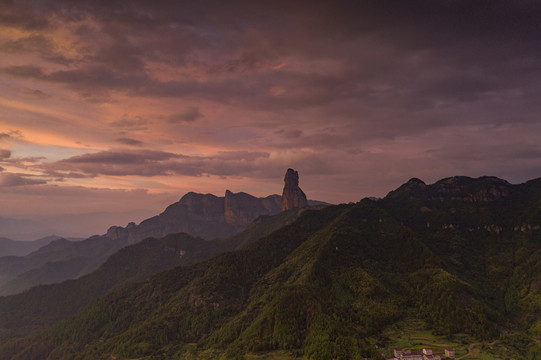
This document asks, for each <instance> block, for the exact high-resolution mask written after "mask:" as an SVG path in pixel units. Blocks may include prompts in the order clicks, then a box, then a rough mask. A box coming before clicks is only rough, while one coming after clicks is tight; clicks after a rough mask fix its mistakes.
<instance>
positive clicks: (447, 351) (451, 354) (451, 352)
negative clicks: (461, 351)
mask: <svg viewBox="0 0 541 360" xmlns="http://www.w3.org/2000/svg"><path fill="white" fill-rule="evenodd" d="M445 356H447V357H448V358H451V359H454V358H455V349H445Z"/></svg>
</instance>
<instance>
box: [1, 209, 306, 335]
mask: <svg viewBox="0 0 541 360" xmlns="http://www.w3.org/2000/svg"><path fill="white" fill-rule="evenodd" d="M299 213H300V210H291V211H286V212H282V213H280V214H277V215H273V216H262V217H260V218H258V219H257V220H256V221H255V222H254V223H253V224H252V225H251V226H249V227H248V228H247V229H245V230H244V231H242V232H240V233H238V234H235V235H233V236H230V237H228V238H226V239H223V240H216V241H205V240H203V239H200V238H195V237H193V236H190V235H188V234H184V233H179V234H170V235H167V236H165V237H163V238H161V239H154V238H148V239H145V240H143V241H141V242H139V243H137V244H134V245H132V246H127V247H125V248H123V249H121V250H119V251H118V252H117V253H115V254H113V255H112V256H111V257H109V259H108V260H107V261H106V262H105V263H104V264H103V265H102V266H101V267H100V268H99V269H98V270H96V271H94V272H92V273H91V274H89V275H85V276H83V277H81V278H79V279H75V280H68V281H65V282H62V283H60V284H52V285H44V286H38V287H35V288H32V289H30V290H28V291H26V292H24V293H21V294H18V295H12V296H8V297H3V298H2V297H0V341H2V340H5V339H8V338H11V337H17V336H23V335H28V334H29V333H30V332H32V331H35V330H39V329H43V328H45V327H47V326H51V325H53V324H55V323H58V322H60V321H61V320H65V319H68V318H70V317H72V316H73V315H74V314H75V313H77V312H78V311H80V310H81V309H83V308H84V307H85V306H87V305H88V304H89V303H90V302H91V301H92V300H94V299H96V298H98V297H99V296H101V295H103V294H105V293H106V292H107V291H109V290H111V289H113V288H115V287H116V288H118V287H120V286H122V285H124V284H127V283H134V282H138V281H143V280H145V279H147V278H148V277H149V276H150V275H152V274H155V273H157V272H159V271H163V270H166V269H169V268H172V267H175V266H179V265H190V264H195V263H198V262H200V261H203V260H206V259H208V258H210V257H212V256H214V255H217V254H219V253H221V252H224V251H227V250H232V249H235V248H241V247H244V246H246V245H247V244H249V243H250V242H253V241H254V240H257V239H259V238H260V237H262V236H265V235H268V234H269V233H271V232H272V231H273V230H276V229H278V228H280V227H282V226H283V225H285V224H287V223H289V222H291V221H293V220H294V219H295V218H296V217H297V216H298V215H299ZM44 254H46V252H45V251H42V253H40V254H37V253H36V256H42V255H44ZM74 261H76V262H78V263H77V264H75V265H74V266H84V265H85V263H86V262H85V259H84V258H83V259H80V258H78V259H75V260H74ZM58 264H59V263H54V262H53V263H50V265H49V266H51V267H52V266H58Z"/></svg>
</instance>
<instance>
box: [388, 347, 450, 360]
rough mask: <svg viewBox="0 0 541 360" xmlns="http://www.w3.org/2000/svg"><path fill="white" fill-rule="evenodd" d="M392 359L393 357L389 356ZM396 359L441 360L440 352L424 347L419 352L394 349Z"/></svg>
mask: <svg viewBox="0 0 541 360" xmlns="http://www.w3.org/2000/svg"><path fill="white" fill-rule="evenodd" d="M389 359H393V358H389ZM394 359H396V360H441V355H440V354H434V353H433V352H432V349H429V348H424V349H422V351H421V352H413V351H411V350H409V349H394Z"/></svg>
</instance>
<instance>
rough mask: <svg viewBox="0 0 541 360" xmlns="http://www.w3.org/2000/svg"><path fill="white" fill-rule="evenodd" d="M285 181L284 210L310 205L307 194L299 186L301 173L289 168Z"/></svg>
mask: <svg viewBox="0 0 541 360" xmlns="http://www.w3.org/2000/svg"><path fill="white" fill-rule="evenodd" d="M284 182H285V184H284V191H283V193H282V211H284V210H289V209H295V208H303V207H306V206H308V200H307V199H306V195H305V194H304V192H303V191H302V190H301V188H300V187H299V173H298V172H297V171H295V170H293V169H287V172H286V176H285V177H284Z"/></svg>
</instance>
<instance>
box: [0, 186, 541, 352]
mask: <svg viewBox="0 0 541 360" xmlns="http://www.w3.org/2000/svg"><path fill="white" fill-rule="evenodd" d="M540 202H541V179H536V180H532V181H529V182H527V183H524V184H520V185H512V184H509V183H507V182H506V181H504V180H501V179H497V178H493V177H482V178H478V179H472V178H467V177H453V178H447V179H443V180H441V181H438V182H437V183H435V184H431V185H427V184H425V183H424V182H422V181H421V180H418V179H412V180H410V181H408V182H407V183H406V184H404V185H403V186H401V187H400V188H398V189H397V190H395V191H392V192H390V193H389V194H388V195H387V196H386V197H385V198H383V199H381V200H371V199H364V200H362V201H360V202H359V203H356V204H350V205H339V206H329V207H326V208H324V209H322V210H306V211H304V212H302V214H301V215H300V216H299V217H298V218H297V219H296V220H295V221H293V222H292V223H290V224H288V225H286V226H284V227H281V228H280V229H278V230H276V231H274V232H272V233H270V234H268V235H267V236H264V237H262V238H261V239H259V240H257V241H254V242H251V243H249V244H248V245H247V246H246V247H245V248H242V249H240V250H237V251H232V252H226V253H222V254H220V255H218V256H216V257H214V258H211V259H208V260H206V261H203V262H199V263H197V264H193V265H190V266H179V267H175V268H173V269H170V270H167V271H165V272H161V273H158V274H156V275H154V276H152V277H151V278H150V279H148V280H146V281H144V282H142V283H133V284H131V285H127V286H125V287H120V288H116V289H114V290H113V291H111V292H109V293H108V294H107V295H105V296H103V297H101V298H99V299H97V300H96V301H94V302H92V303H91V304H90V305H89V306H88V307H86V308H85V309H84V310H83V311H82V312H80V313H79V314H78V315H76V316H75V317H74V318H72V319H70V320H68V321H65V322H63V323H61V324H59V325H56V326H54V327H52V328H50V329H48V330H46V331H45V332H42V333H40V334H36V335H31V336H29V337H26V338H21V339H18V340H10V341H8V342H5V343H4V344H3V345H1V346H0V354H1V355H0V359H3V358H5V359H8V358H9V359H61V358H70V359H106V358H117V359H128V358H130V359H133V358H141V359H142V358H148V359H150V358H156V359H175V358H183V359H184V358H188V359H189V358H204V357H207V358H218V357H220V356H224V357H226V358H243V357H244V356H245V354H248V353H256V352H257V353H261V352H268V351H276V350H282V351H287V352H289V355H290V357H306V358H311V359H331V358H340V359H357V358H380V357H381V355H380V354H379V351H378V350H377V348H376V346H377V347H378V348H382V347H385V346H386V345H387V342H388V339H387V338H385V337H384V336H382V334H383V333H384V331H386V330H387V329H389V328H393V327H394V324H396V323H399V322H402V321H406V320H412V319H413V320H419V321H422V322H423V323H425V324H426V326H427V329H429V330H431V331H432V332H433V333H435V334H443V335H445V336H453V335H454V334H457V333H466V334H469V335H470V336H472V337H473V338H476V339H479V340H485V339H487V340H488V339H490V340H493V339H498V338H500V337H501V336H504V337H505V338H506V339H509V338H511V339H515V341H514V343H517V344H521V345H520V346H519V347H514V348H513V347H510V350H509V351H515V352H514V355H513V356H512V358H525V359H532V360H533V359H537V358H539V355H540V354H541V347H540V345H539V343H538V342H536V339H538V338H539V337H541V287H540V284H541V232H540V226H541V217H540V216H539V215H541V214H540V211H541V208H540V207H539V204H540ZM237 241H238V240H237ZM513 336H514V337H513ZM510 343H512V342H510ZM513 349H514V350H513Z"/></svg>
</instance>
